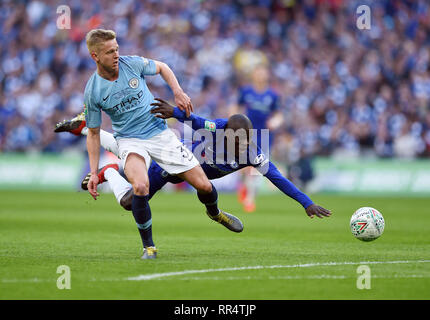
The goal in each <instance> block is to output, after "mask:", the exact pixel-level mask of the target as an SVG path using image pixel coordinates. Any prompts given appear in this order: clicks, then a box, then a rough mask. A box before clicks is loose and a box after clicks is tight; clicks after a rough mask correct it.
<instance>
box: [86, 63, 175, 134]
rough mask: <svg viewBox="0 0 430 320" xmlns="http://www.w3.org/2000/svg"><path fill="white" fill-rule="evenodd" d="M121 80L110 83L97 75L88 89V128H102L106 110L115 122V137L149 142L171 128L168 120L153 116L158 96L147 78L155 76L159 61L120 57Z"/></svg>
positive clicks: (88, 85)
mask: <svg viewBox="0 0 430 320" xmlns="http://www.w3.org/2000/svg"><path fill="white" fill-rule="evenodd" d="M118 66H119V75H118V79H116V80H114V81H109V80H106V79H104V78H102V77H101V76H100V75H98V74H97V71H96V72H94V74H93V75H92V76H91V78H90V79H89V80H88V82H87V85H86V87H85V93H84V103H85V120H86V122H87V127H88V128H96V127H100V125H101V111H102V110H103V111H104V112H106V114H108V115H109V117H110V118H111V120H112V129H113V131H114V137H115V138H118V139H120V138H140V139H149V138H151V137H153V136H155V135H157V134H158V133H160V132H162V131H163V130H165V129H166V128H167V124H166V121H165V120H163V119H160V118H157V117H155V116H154V115H153V114H151V113H150V110H151V109H152V107H151V103H152V102H154V96H153V95H152V93H151V92H150V91H149V89H148V86H147V85H146V81H145V76H147V75H155V70H156V66H155V62H154V61H153V60H151V59H146V58H143V57H139V56H120V57H119V63H118Z"/></svg>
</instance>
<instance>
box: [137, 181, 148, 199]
mask: <svg viewBox="0 0 430 320" xmlns="http://www.w3.org/2000/svg"><path fill="white" fill-rule="evenodd" d="M133 192H134V194H136V195H138V196H146V195H147V194H148V193H149V183H146V182H136V183H133Z"/></svg>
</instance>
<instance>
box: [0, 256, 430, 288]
mask: <svg viewBox="0 0 430 320" xmlns="http://www.w3.org/2000/svg"><path fill="white" fill-rule="evenodd" d="M429 262H430V260H398V261H361V262H348V261H345V262H323V263H321V262H316V263H304V264H291V265H272V266H245V267H229V268H218V269H201V270H184V271H176V272H165V273H153V274H146V275H145V274H143V275H140V276H137V277H128V278H122V279H118V278H117V279H91V280H90V281H94V282H99V281H147V280H167V279H166V278H168V277H173V276H182V275H190V274H202V273H211V272H224V271H242V270H259V269H286V268H312V267H324V266H342V265H360V264H411V263H429ZM298 277H300V276H279V277H277V276H275V277H273V276H269V277H265V279H267V278H269V279H308V278H309V279H319V278H318V277H321V279H324V278H328V277H331V279H336V278H337V279H342V277H343V276H341V275H320V276H318V275H316V276H308V277H306V276H304V277H302V278H298ZM218 278H219V280H236V278H237V280H239V279H245V280H246V279H256V278H255V277H252V276H247V277H236V278H235V277H212V279H214V280H218ZM372 278H385V277H384V276H372ZM386 278H429V276H427V275H409V276H408V275H405V276H402V275H393V276H387V277H386ZM185 279H191V280H193V279H195V280H199V279H201V280H204V279H209V280H210V279H211V278H209V277H206V278H205V277H185V278H179V279H178V280H185ZM55 281H56V279H40V278H31V279H0V282H2V283H35V282H55Z"/></svg>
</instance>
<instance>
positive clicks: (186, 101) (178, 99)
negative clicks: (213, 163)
mask: <svg viewBox="0 0 430 320" xmlns="http://www.w3.org/2000/svg"><path fill="white" fill-rule="evenodd" d="M154 62H155V68H156V69H155V71H156V73H157V74H158V73H159V74H160V75H161V77H162V78H163V79H164V81H166V83H167V84H168V85H169V87H170V89H172V91H173V94H174V96H175V103H176V105H177V106H178V107H179V108H180V109H181V110H183V111H185V113H186V114H187V117H189V116H190V114H191V112H192V111H194V108H193V104H192V103H191V99H190V97H189V96H188V95H187V94H186V93H185V92H184V91H183V90H182V88H181V86H180V85H179V82H178V79H176V76H175V74H174V73H173V71H172V69H170V67H169V66H168V65H167V64H165V63H164V62H161V61H156V60H154Z"/></svg>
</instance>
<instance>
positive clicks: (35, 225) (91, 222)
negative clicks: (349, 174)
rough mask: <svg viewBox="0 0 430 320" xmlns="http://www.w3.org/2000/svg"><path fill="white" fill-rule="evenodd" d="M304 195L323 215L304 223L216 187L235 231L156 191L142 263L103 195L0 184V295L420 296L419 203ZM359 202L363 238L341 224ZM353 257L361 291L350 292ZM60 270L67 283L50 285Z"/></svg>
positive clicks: (279, 200)
mask: <svg viewBox="0 0 430 320" xmlns="http://www.w3.org/2000/svg"><path fill="white" fill-rule="evenodd" d="M312 198H313V200H314V201H315V202H316V203H318V204H320V205H322V206H324V207H326V208H328V209H331V210H332V212H333V215H332V217H330V218H325V219H318V218H314V219H309V218H308V217H307V216H306V214H305V211H304V210H303V208H302V207H301V206H300V205H299V204H297V203H296V202H295V201H294V200H292V199H290V198H288V197H286V196H283V195H281V194H278V195H260V196H259V197H258V202H257V211H256V212H254V213H244V212H243V211H242V209H241V206H240V205H239V204H238V203H237V201H236V196H235V195H232V194H221V195H220V201H219V203H220V207H221V208H223V209H225V210H226V211H228V212H231V213H233V214H235V215H237V216H238V217H239V218H240V219H241V220H242V221H243V223H244V226H245V228H244V231H243V232H242V233H240V234H235V233H233V232H230V231H228V230H227V229H225V228H224V227H222V226H221V225H218V224H217V223H215V222H213V221H211V220H210V219H209V218H208V217H207V216H206V214H205V213H204V210H203V207H202V205H201V204H200V202H199V201H198V200H197V198H196V196H195V195H194V194H192V193H178V194H169V193H160V194H158V195H156V196H155V197H154V199H152V200H151V202H150V203H151V208H152V215H153V234H154V240H155V243H156V245H157V248H158V249H159V255H158V258H157V259H156V260H151V261H147V260H146V261H143V260H141V259H140V256H141V254H142V252H141V243H140V238H139V235H138V232H137V228H136V225H135V223H134V220H133V217H132V215H131V213H129V212H126V211H124V210H122V208H120V207H119V206H118V205H117V203H116V201H115V198H114V196H113V195H112V194H102V195H101V197H100V198H99V199H98V200H97V201H94V200H93V199H92V198H91V197H90V195H89V194H88V193H84V192H70V193H68V192H36V191H14V192H12V191H2V192H1V193H0V200H1V201H0V204H1V205H0V230H1V237H0V243H1V245H0V299H169V300H170V299H173V300H176V299H180V300H187V299H204V300H206V299H211V300H212V299H216V300H219V299H222V300H226V299H275V300H278V299H279V300H284V299H430V211H429V207H430V200H429V199H428V198H398V197H391V198H390V197H385V198H384V197H369V198H364V197H347V196H340V195H315V196H313V197H312ZM362 206H372V207H375V208H377V209H378V210H380V211H381V212H382V214H383V215H384V218H385V223H386V225H385V232H384V234H383V235H382V236H381V238H379V239H377V240H376V241H373V242H370V243H365V242H361V241H359V240H356V239H355V238H354V237H353V236H352V235H351V233H350V230H349V219H350V217H351V215H352V213H353V212H354V211H355V210H356V209H357V208H359V207H362ZM360 264H366V265H367V266H368V267H369V268H370V272H371V273H370V275H371V277H370V286H371V287H370V289H358V288H357V279H358V277H359V276H360V274H358V273H357V268H358V267H359V265H360ZM60 265H67V266H69V267H70V274H71V289H70V290H67V289H65V290H60V289H58V288H57V278H58V277H60V276H61V275H62V274H61V273H57V268H58V267H59V266H60ZM139 276H140V277H139ZM139 279H140V280H139ZM138 280H139V281H138Z"/></svg>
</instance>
